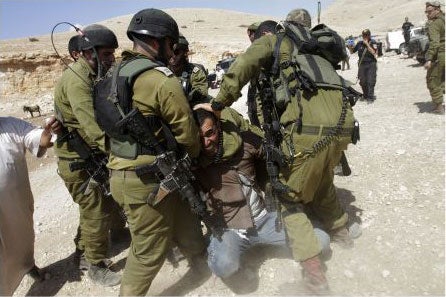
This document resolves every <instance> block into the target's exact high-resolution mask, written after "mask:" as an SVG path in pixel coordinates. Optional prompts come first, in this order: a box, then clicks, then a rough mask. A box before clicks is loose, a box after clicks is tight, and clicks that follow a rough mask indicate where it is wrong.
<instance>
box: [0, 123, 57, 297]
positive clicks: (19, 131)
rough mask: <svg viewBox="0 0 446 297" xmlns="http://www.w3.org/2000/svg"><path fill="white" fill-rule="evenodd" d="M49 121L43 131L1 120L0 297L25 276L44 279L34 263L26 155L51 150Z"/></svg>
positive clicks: (53, 129) (54, 128)
mask: <svg viewBox="0 0 446 297" xmlns="http://www.w3.org/2000/svg"><path fill="white" fill-rule="evenodd" d="M59 129H60V124H59V122H57V121H56V119H55V117H51V118H50V119H49V120H48V121H47V122H46V123H45V125H44V127H43V128H39V127H35V126H34V125H32V124H30V123H28V122H25V121H23V120H20V119H17V118H14V117H0V193H1V195H0V296H11V295H12V294H13V293H14V291H15V290H16V288H17V287H18V285H19V284H20V282H21V281H22V278H23V276H24V275H25V274H27V273H29V274H30V276H31V277H33V278H34V279H37V280H42V279H43V278H44V274H43V272H42V271H41V270H40V269H39V268H38V267H37V266H36V264H35V260H34V238H35V234H34V222H33V214H34V198H33V194H32V192H31V186H30V181H29V175H28V166H27V164H26V151H29V152H30V153H31V154H32V155H34V156H36V157H38V158H40V157H42V156H43V155H44V154H45V152H46V149H47V148H48V147H51V146H52V145H53V143H52V142H51V136H52V134H51V132H54V133H57V132H58V131H59Z"/></svg>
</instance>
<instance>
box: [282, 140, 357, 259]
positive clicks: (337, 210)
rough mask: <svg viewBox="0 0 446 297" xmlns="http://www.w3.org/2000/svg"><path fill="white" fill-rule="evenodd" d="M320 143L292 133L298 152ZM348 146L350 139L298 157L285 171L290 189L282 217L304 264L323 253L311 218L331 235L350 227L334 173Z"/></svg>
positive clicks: (336, 141)
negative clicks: (303, 156)
mask: <svg viewBox="0 0 446 297" xmlns="http://www.w3.org/2000/svg"><path fill="white" fill-rule="evenodd" d="M317 139H319V138H318V136H317V135H298V134H297V133H293V143H294V147H295V150H296V152H300V151H303V150H304V149H308V148H311V147H312V145H313V143H314V142H315V141H317ZM349 142H350V139H349V138H347V137H344V138H342V140H341V141H340V140H334V141H333V142H332V143H331V144H330V145H329V146H328V147H327V148H326V149H324V150H322V151H321V152H319V153H317V154H316V155H315V156H314V157H309V158H307V159H300V158H298V157H296V158H295V159H294V162H293V164H292V165H291V166H290V167H289V168H288V169H287V170H283V171H282V173H283V175H282V178H283V180H284V182H285V184H286V185H288V186H289V187H290V188H291V191H290V193H288V194H287V196H286V197H284V198H285V199H284V203H283V204H282V217H283V220H284V224H285V226H286V229H287V234H288V239H289V243H290V247H291V250H292V251H293V257H294V259H295V260H296V261H304V260H306V259H309V258H311V257H314V256H316V255H317V254H319V253H320V246H319V243H318V240H317V238H316V236H315V234H314V230H313V226H312V224H311V222H310V219H309V217H308V216H309V215H311V216H314V218H315V219H316V220H318V221H320V222H321V223H322V224H323V225H324V227H325V229H326V230H328V231H329V230H333V229H336V228H339V227H343V226H344V225H346V224H347V220H348V216H347V214H346V213H345V211H344V210H343V209H342V207H341V205H340V203H339V200H338V198H337V196H336V189H335V186H334V184H333V179H334V171H333V169H334V167H335V166H336V165H337V164H338V163H339V160H340V158H341V154H342V151H343V150H345V149H346V148H347V145H348V143H349Z"/></svg>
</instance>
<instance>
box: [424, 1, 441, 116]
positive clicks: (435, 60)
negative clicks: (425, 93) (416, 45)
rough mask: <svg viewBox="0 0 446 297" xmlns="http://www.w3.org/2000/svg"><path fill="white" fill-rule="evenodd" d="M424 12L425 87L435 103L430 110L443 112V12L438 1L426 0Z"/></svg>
mask: <svg viewBox="0 0 446 297" xmlns="http://www.w3.org/2000/svg"><path fill="white" fill-rule="evenodd" d="M425 13H426V15H427V18H428V20H429V22H428V35H429V49H428V50H427V53H426V60H427V61H426V63H425V64H424V68H425V69H426V70H427V74H426V82H427V88H428V89H429V93H430V95H431V98H432V102H433V103H434V105H435V106H434V108H433V110H432V112H434V113H438V114H444V105H443V96H444V75H445V73H444V71H445V68H444V50H445V48H444V13H443V12H442V11H441V7H440V2H438V1H431V2H426V10H425Z"/></svg>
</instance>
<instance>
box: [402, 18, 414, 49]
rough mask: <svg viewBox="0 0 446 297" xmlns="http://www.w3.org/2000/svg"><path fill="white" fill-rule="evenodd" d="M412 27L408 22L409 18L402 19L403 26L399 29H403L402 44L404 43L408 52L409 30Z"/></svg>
mask: <svg viewBox="0 0 446 297" xmlns="http://www.w3.org/2000/svg"><path fill="white" fill-rule="evenodd" d="M412 27H413V24H412V23H411V22H409V18H408V17H406V18H405V19H404V23H403V26H402V27H401V28H402V29H403V35H404V42H405V43H406V49H407V50H408V46H409V40H410V29H411V28H412Z"/></svg>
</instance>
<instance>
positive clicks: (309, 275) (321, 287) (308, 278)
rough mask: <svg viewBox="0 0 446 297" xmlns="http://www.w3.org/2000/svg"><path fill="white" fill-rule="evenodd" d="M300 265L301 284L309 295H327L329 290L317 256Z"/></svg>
mask: <svg viewBox="0 0 446 297" xmlns="http://www.w3.org/2000/svg"><path fill="white" fill-rule="evenodd" d="M300 265H301V266H302V268H303V270H302V279H303V284H304V286H305V287H306V289H307V290H308V291H309V293H311V295H329V294H330V289H329V286H328V282H327V279H326V277H325V273H324V269H323V265H322V262H321V260H320V259H319V256H314V257H313V258H310V259H307V260H305V261H302V262H300Z"/></svg>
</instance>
